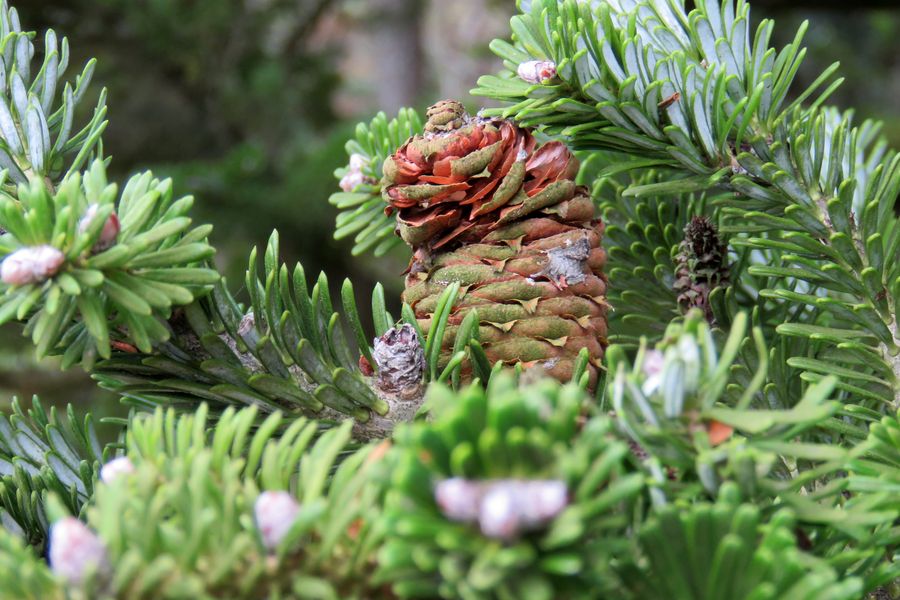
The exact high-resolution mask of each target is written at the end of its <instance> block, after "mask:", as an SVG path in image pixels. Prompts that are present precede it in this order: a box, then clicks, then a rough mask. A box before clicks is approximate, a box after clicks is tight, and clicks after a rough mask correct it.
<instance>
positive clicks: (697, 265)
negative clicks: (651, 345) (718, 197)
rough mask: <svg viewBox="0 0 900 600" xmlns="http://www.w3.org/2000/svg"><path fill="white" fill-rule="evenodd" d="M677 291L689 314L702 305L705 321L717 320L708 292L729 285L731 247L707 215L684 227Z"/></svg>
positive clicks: (678, 257) (678, 264) (676, 261)
mask: <svg viewBox="0 0 900 600" xmlns="http://www.w3.org/2000/svg"><path fill="white" fill-rule="evenodd" d="M675 263H676V271H675V285H674V288H675V292H676V293H677V294H678V304H679V305H680V306H681V309H682V310H683V311H684V312H685V313H686V312H688V311H689V310H691V309H692V308H699V309H701V310H702V311H703V313H704V315H705V316H706V320H707V321H709V322H710V323H712V322H713V321H714V318H713V314H712V307H711V306H710V304H709V294H710V292H712V290H714V289H715V288H717V287H719V286H724V285H728V271H729V268H728V248H727V247H726V246H725V244H724V243H723V242H722V239H721V238H720V237H719V232H718V231H717V230H716V226H715V225H713V223H712V221H710V220H709V218H707V217H694V218H693V219H691V222H690V223H688V225H687V227H685V228H684V240H683V241H682V242H681V244H680V245H679V246H678V255H677V256H676V257H675Z"/></svg>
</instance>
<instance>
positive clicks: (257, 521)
mask: <svg viewBox="0 0 900 600" xmlns="http://www.w3.org/2000/svg"><path fill="white" fill-rule="evenodd" d="M695 4H696V7H694V8H692V9H690V10H688V9H686V8H685V3H684V2H683V1H682V0H590V1H576V0H531V1H527V0H520V2H519V3H518V12H517V14H516V16H514V17H513V18H512V21H511V36H510V39H509V40H498V41H495V42H494V43H493V44H492V45H491V48H492V49H493V51H494V52H495V53H496V54H498V55H499V56H500V57H501V58H502V59H503V60H504V65H505V68H504V72H503V73H501V74H499V75H488V76H485V77H483V78H481V80H480V81H479V82H478V87H477V88H476V90H475V93H476V94H480V95H484V96H488V97H491V98H493V99H495V100H499V101H500V103H501V104H502V106H501V107H500V108H494V109H490V110H488V111H484V112H482V113H480V114H479V115H477V116H469V115H466V114H465V113H464V111H463V109H462V105H461V104H460V103H459V102H457V101H442V102H439V103H437V104H435V106H434V107H432V109H430V110H429V112H428V114H427V115H426V117H427V118H425V119H423V118H422V117H420V116H419V115H418V114H417V113H416V112H415V111H413V110H410V109H404V110H403V111H401V112H400V114H399V115H398V117H397V118H396V119H388V118H387V117H386V116H385V115H384V114H380V115H378V116H377V117H376V118H375V119H374V120H373V121H371V122H370V123H368V124H361V125H360V126H359V127H358V128H357V131H356V136H355V138H354V139H353V140H351V141H350V142H348V144H347V152H348V164H347V165H346V166H345V167H342V168H340V169H338V170H337V171H336V176H337V177H336V178H337V180H338V181H337V182H336V183H337V186H339V187H340V189H341V191H340V192H336V193H335V194H334V195H333V196H332V197H331V203H332V204H333V205H334V206H335V208H336V209H337V211H338V213H339V214H338V217H337V227H336V231H335V236H336V237H338V238H343V237H347V236H354V248H353V252H354V254H361V253H364V252H368V251H372V252H373V253H374V254H375V255H376V256H380V255H383V254H384V253H386V252H388V251H390V250H391V249H392V248H394V247H396V246H400V245H402V243H403V242H404V241H405V242H407V243H408V244H409V245H410V246H411V251H412V252H411V263H410V270H409V271H408V273H406V274H405V276H406V283H407V289H406V292H405V294H404V298H403V300H404V301H405V304H403V308H402V313H401V314H399V315H396V316H395V315H391V314H390V313H389V312H388V311H387V309H386V306H387V302H386V300H385V297H384V291H383V288H382V287H381V286H380V285H378V286H376V287H375V289H374V290H372V292H371V294H370V297H371V303H369V302H368V301H367V302H366V304H367V306H366V308H365V310H366V312H369V313H370V315H366V316H367V317H368V316H371V318H363V316H361V314H360V312H361V308H360V306H358V304H357V293H356V292H357V290H354V287H353V284H352V283H351V282H350V281H349V280H348V281H345V282H344V283H343V285H342V286H341V288H340V298H334V299H333V298H332V290H331V288H330V286H329V282H328V279H327V277H326V276H325V275H324V274H323V275H320V276H318V277H316V278H312V277H309V276H308V274H307V271H306V269H304V267H303V266H301V265H296V266H288V265H285V264H283V263H282V262H281V260H280V258H279V247H278V246H279V238H278V235H277V232H276V233H273V235H272V237H271V238H270V241H269V244H268V245H267V247H266V248H265V250H264V251H263V252H262V253H261V254H262V256H257V252H256V250H253V251H252V252H251V254H250V260H249V266H248V270H247V277H246V280H245V281H244V282H243V284H244V286H243V287H244V288H245V290H246V296H247V298H246V301H245V302H243V303H242V302H239V300H238V299H237V298H236V296H235V295H234V294H233V293H232V292H231V291H229V287H228V285H227V284H226V282H225V281H224V280H223V279H222V278H221V276H220V274H219V273H218V271H217V270H216V268H215V267H214V264H213V263H212V258H213V256H214V250H213V248H212V246H211V245H210V243H209V240H210V236H211V234H212V231H211V227H209V226H206V225H202V224H201V225H195V224H193V223H192V221H191V218H190V216H189V210H190V207H191V204H192V202H193V201H192V199H191V198H190V197H189V196H188V197H181V196H179V195H178V194H176V193H175V192H174V190H173V189H172V185H171V183H170V182H169V181H165V180H158V179H155V178H154V177H153V176H152V175H151V174H149V173H145V174H138V175H136V176H134V177H133V178H131V179H130V180H129V181H128V182H126V183H125V184H124V185H123V186H122V187H121V190H120V189H119V187H118V186H117V185H116V184H114V183H111V182H109V181H108V179H107V175H106V167H107V163H108V160H107V159H105V158H104V156H103V146H102V139H101V136H102V132H103V129H104V127H105V114H106V109H105V104H104V96H103V94H101V97H100V103H99V105H98V106H97V107H96V109H95V110H94V111H93V116H92V117H91V118H89V119H88V122H87V123H86V124H82V125H80V126H75V125H74V122H75V114H76V112H75V107H76V105H78V103H79V102H80V101H81V100H82V99H83V97H84V95H85V92H86V89H87V85H88V82H89V80H90V76H91V73H92V72H93V63H89V64H88V66H87V67H86V68H85V70H84V71H83V73H82V75H81V76H79V77H76V78H75V80H74V81H73V82H70V83H64V81H65V79H64V74H65V72H66V71H67V67H68V62H69V50H68V45H67V43H66V42H65V40H62V41H59V39H58V38H57V37H56V35H55V34H54V33H52V32H49V33H47V34H45V37H44V44H43V46H42V50H41V52H42V54H41V55H40V56H38V55H37V54H38V53H37V51H36V50H35V44H34V39H35V34H34V33H31V32H27V31H26V30H23V29H22V27H21V24H20V23H19V20H18V17H17V13H16V11H15V9H13V8H10V7H8V6H6V4H5V2H0V67H2V68H0V168H2V169H3V170H2V171H0V258H2V265H0V275H2V284H0V323H6V322H11V321H15V322H18V323H20V324H21V326H22V330H23V332H24V334H25V335H27V336H28V337H30V338H31V339H32V341H33V342H34V345H35V347H36V351H37V353H38V355H39V356H46V355H54V356H58V357H61V362H62V366H63V367H66V368H68V367H75V366H76V365H79V367H80V368H85V369H87V370H88V371H90V372H91V373H92V375H93V376H94V377H95V378H96V380H97V381H98V383H99V384H100V385H102V386H104V387H106V388H108V389H110V390H113V391H115V392H116V393H118V394H119V395H120V396H121V397H122V399H123V401H125V402H127V403H129V404H130V405H131V406H132V408H133V411H132V413H131V415H130V416H129V418H128V419H123V420H120V421H112V422H111V423H110V425H111V426H114V427H116V428H117V429H118V432H119V437H118V441H117V442H116V443H113V444H110V445H108V446H107V447H105V448H104V447H102V446H101V444H100V443H99V442H98V438H97V434H96V431H95V423H94V419H93V418H92V417H91V415H90V414H87V415H76V414H75V411H74V410H72V409H70V410H69V411H68V414H67V415H66V417H65V418H63V417H62V416H60V415H59V414H57V412H56V411H54V410H50V411H49V412H48V411H46V410H45V409H44V408H43V406H42V405H41V403H40V401H39V400H37V399H34V400H33V401H32V404H31V408H26V407H25V406H24V405H23V404H22V403H21V402H20V401H16V402H14V404H13V410H12V414H11V415H9V416H8V417H0V598H11V599H12V598H16V599H20V598H41V599H57V598H58V599H60V600H62V599H80V598H83V599H87V598H91V599H97V598H122V599H125V598H128V599H132V598H171V599H173V600H174V599H182V598H223V597H224V598H248V599H249V598H273V599H274V598H297V599H306V598H309V599H313V598H316V599H332V598H334V599H338V598H341V599H344V598H349V599H352V598H359V599H360V600H362V599H374V598H386V599H387V598H438V597H440V598H461V599H465V600H470V599H471V600H476V599H491V598H498V599H506V598H523V599H526V600H551V599H568V598H571V599H581V598H598V599H599V598H633V599H635V600H641V599H646V598H673V599H677V600H719V599H722V598H729V599H732V598H734V599H745V600H750V599H754V600H756V599H773V600H775V599H783V598H791V599H793V598H805V599H809V600H813V599H815V600H819V599H833V600H859V599H863V598H866V597H874V598H885V597H893V598H897V597H900V564H898V554H897V553H898V550H897V548H898V526H897V523H898V522H900V504H898V501H897V497H898V494H900V330H898V327H900V325H898V323H900V313H898V306H900V261H898V260H897V259H898V258H900V220H898V218H897V216H896V213H895V202H896V199H897V196H898V192H900V158H898V155H897V154H896V153H895V152H894V151H892V150H890V149H889V148H888V147H887V145H886V144H885V143H884V142H883V141H882V140H881V139H880V138H879V136H878V126H877V124H874V123H869V122H865V123H862V124H860V125H854V124H853V119H852V113H850V112H846V113H842V112H840V111H838V110H837V109H835V108H831V107H828V106H826V105H825V102H826V101H827V99H828V96H829V94H830V93H831V91H833V90H834V88H835V87H836V86H837V85H838V84H839V81H840V80H839V79H835V78H834V77H835V73H836V71H837V68H836V67H831V68H829V69H827V70H826V71H825V72H824V73H823V74H822V75H821V77H819V78H818V79H817V80H816V82H815V83H814V84H813V85H812V86H811V87H810V88H809V89H807V90H800V89H794V88H793V87H792V81H793V79H794V77H795V75H796V73H797V69H798V68H799V66H800V63H801V61H802V59H803V55H804V51H803V49H802V45H801V44H802V34H803V31H801V32H799V33H798V35H797V37H796V39H795V40H794V41H793V42H792V43H790V44H789V45H788V46H786V47H785V48H783V49H781V50H778V49H774V48H771V47H770V45H769V40H770V37H771V33H772V29H773V27H774V24H773V23H772V22H770V21H762V23H761V24H760V25H759V27H758V29H757V30H756V31H755V32H754V31H751V29H750V25H749V10H750V8H749V5H748V4H747V2H745V1H744V0H723V1H722V2H719V1H718V0H708V1H702V2H696V3H695ZM83 113H84V111H83V110H82V111H79V112H78V114H83ZM538 141H539V142H540V143H538ZM579 165H580V166H579ZM601 233H602V234H603V241H602V246H601V245H600V244H601ZM399 276H400V275H399V274H398V277H399ZM591 278H592V279H591ZM588 280H590V281H588ZM607 284H608V285H607ZM368 322H371V323H372V324H373V326H372V327H371V328H369V327H367V326H365V325H364V323H368ZM505 340H507V341H508V340H513V342H515V343H513V344H509V343H507V344H506V346H504V343H505ZM563 363H564V364H563ZM563 367H564V368H563Z"/></svg>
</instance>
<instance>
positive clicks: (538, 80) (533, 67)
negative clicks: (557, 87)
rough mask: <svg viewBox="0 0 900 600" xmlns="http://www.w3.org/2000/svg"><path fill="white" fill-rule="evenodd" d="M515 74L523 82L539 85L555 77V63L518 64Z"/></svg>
mask: <svg viewBox="0 0 900 600" xmlns="http://www.w3.org/2000/svg"><path fill="white" fill-rule="evenodd" d="M516 72H517V73H518V74H519V77H520V78H521V79H522V80H523V81H526V82H528V83H531V84H534V85H539V84H542V83H545V82H547V81H549V80H551V79H553V78H554V77H556V63H555V62H553V61H550V60H529V61H526V62H523V63H522V64H520V65H519V68H518V69H517V70H516Z"/></svg>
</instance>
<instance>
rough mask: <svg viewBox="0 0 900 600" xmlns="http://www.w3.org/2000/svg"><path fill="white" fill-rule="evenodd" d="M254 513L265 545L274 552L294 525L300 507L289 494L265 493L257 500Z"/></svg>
mask: <svg viewBox="0 0 900 600" xmlns="http://www.w3.org/2000/svg"><path fill="white" fill-rule="evenodd" d="M254 512H255V514H256V526H257V527H259V531H260V533H261V534H262V539H263V544H264V545H265V546H266V548H268V549H269V550H274V549H275V548H277V547H278V544H280V543H281V540H283V539H284V536H285V535H286V534H287V532H288V531H289V530H290V528H291V525H293V524H294V521H295V520H296V518H297V513H298V512H300V505H299V504H298V503H297V501H296V500H294V498H293V497H292V496H291V495H290V494H289V493H287V492H276V491H271V492H263V493H262V494H260V495H259V497H258V498H257V499H256V505H255V507H254Z"/></svg>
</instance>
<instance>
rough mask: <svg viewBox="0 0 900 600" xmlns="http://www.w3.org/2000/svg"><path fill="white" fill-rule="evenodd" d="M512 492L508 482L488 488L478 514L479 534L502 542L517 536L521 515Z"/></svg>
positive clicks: (520, 525)
mask: <svg viewBox="0 0 900 600" xmlns="http://www.w3.org/2000/svg"><path fill="white" fill-rule="evenodd" d="M514 491H515V490H514V489H513V486H510V485H508V482H498V483H496V484H494V485H492V486H490V487H489V488H488V490H487V492H486V493H485V494H484V498H482V500H481V507H480V511H479V514H478V524H479V525H480V526H481V533H483V534H484V535H486V536H488V537H492V538H499V539H503V540H508V539H511V538H514V537H516V536H517V535H518V534H519V532H520V531H521V528H522V519H521V517H522V515H521V511H520V508H519V505H518V501H517V500H518V499H517V498H516V495H515V494H514Z"/></svg>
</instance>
